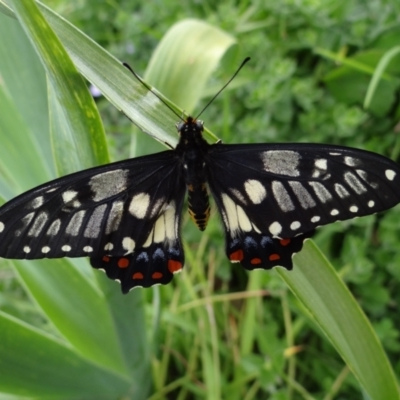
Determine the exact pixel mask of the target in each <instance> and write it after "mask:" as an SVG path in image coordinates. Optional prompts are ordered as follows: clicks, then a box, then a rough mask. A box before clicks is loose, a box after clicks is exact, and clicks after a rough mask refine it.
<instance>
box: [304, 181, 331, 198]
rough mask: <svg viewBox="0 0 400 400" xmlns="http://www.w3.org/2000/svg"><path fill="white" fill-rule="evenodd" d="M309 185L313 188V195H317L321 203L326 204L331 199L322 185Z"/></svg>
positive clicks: (317, 183)
mask: <svg viewBox="0 0 400 400" xmlns="http://www.w3.org/2000/svg"><path fill="white" fill-rule="evenodd" d="M309 185H310V186H311V187H312V188H313V190H314V193H315V194H316V195H317V197H318V198H319V199H320V200H321V202H322V203H326V202H327V201H329V200H331V199H332V196H331V194H330V193H329V191H328V190H327V189H326V188H325V186H324V185H323V184H322V183H320V182H313V181H311V182H309Z"/></svg>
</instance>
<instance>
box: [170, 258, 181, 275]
mask: <svg viewBox="0 0 400 400" xmlns="http://www.w3.org/2000/svg"><path fill="white" fill-rule="evenodd" d="M181 269H182V263H181V262H179V261H175V260H168V270H169V272H171V273H172V274H174V273H175V272H178V271H180V270H181Z"/></svg>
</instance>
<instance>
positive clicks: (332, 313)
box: [277, 241, 400, 400]
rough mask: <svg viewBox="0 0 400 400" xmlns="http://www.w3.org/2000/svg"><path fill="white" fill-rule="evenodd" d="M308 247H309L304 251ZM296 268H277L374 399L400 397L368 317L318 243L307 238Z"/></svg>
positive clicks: (296, 260)
mask: <svg viewBox="0 0 400 400" xmlns="http://www.w3.org/2000/svg"><path fill="white" fill-rule="evenodd" d="M304 250H305V251H304ZM304 250H303V251H301V252H300V253H299V254H297V255H296V256H295V259H294V261H295V264H296V265H295V267H294V269H293V271H286V270H283V269H281V268H279V269H277V272H278V274H279V275H280V276H281V277H282V278H283V279H284V280H285V282H286V283H287V284H288V285H289V287H290V289H291V290H292V291H293V293H294V294H295V295H296V296H297V297H298V299H299V300H300V301H301V302H302V304H303V305H304V306H305V307H306V308H307V310H308V311H309V312H310V315H311V316H312V318H313V319H314V320H315V322H316V324H317V325H318V326H319V327H320V328H321V330H322V331H323V332H324V333H325V335H326V336H327V337H328V338H329V340H330V341H331V342H332V344H333V345H334V346H335V348H336V350H337V351H338V352H339V354H340V355H341V356H342V358H343V359H344V360H345V362H346V364H347V365H348V367H349V368H350V369H351V371H352V372H353V373H354V375H355V376H356V378H357V379H358V381H359V382H360V384H361V386H362V387H363V389H364V390H365V391H366V392H367V393H368V395H369V396H370V398H371V399H373V400H381V399H391V400H395V399H400V394H399V390H398V387H397V382H396V379H395V376H394V373H393V370H392V368H391V366H390V364H389V362H388V360H387V358H386V355H385V352H384V351H383V349H382V346H381V344H380V342H379V341H378V338H377V336H376V334H375V332H374V331H373V329H372V327H371V325H370V323H369V322H368V319H367V318H366V316H365V314H364V313H363V312H362V310H361V308H360V307H359V305H358V304H357V303H356V301H355V300H354V297H353V296H352V295H351V293H350V292H349V290H348V288H347V287H346V286H345V285H344V284H343V282H342V281H341V280H340V279H339V277H338V275H337V274H336V272H335V270H334V269H333V267H332V266H331V265H330V264H329V263H328V261H327V260H326V258H325V257H324V256H323V255H322V254H321V252H320V251H319V250H318V249H317V247H316V246H315V245H314V244H313V243H312V242H311V241H307V242H306V243H305V246H304Z"/></svg>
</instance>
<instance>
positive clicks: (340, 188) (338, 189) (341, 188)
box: [335, 183, 350, 199]
mask: <svg viewBox="0 0 400 400" xmlns="http://www.w3.org/2000/svg"><path fill="white" fill-rule="evenodd" d="M335 192H336V193H337V194H338V195H339V197H340V198H341V199H344V198H345V197H348V196H350V193H349V192H348V191H347V190H346V188H345V187H344V186H343V185H341V184H340V183H335Z"/></svg>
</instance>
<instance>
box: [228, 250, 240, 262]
mask: <svg viewBox="0 0 400 400" xmlns="http://www.w3.org/2000/svg"><path fill="white" fill-rule="evenodd" d="M243 258H244V255H243V250H241V249H240V250H236V251H234V252H233V253H231V254H230V255H229V259H230V260H231V261H232V262H239V261H242V260H243Z"/></svg>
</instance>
